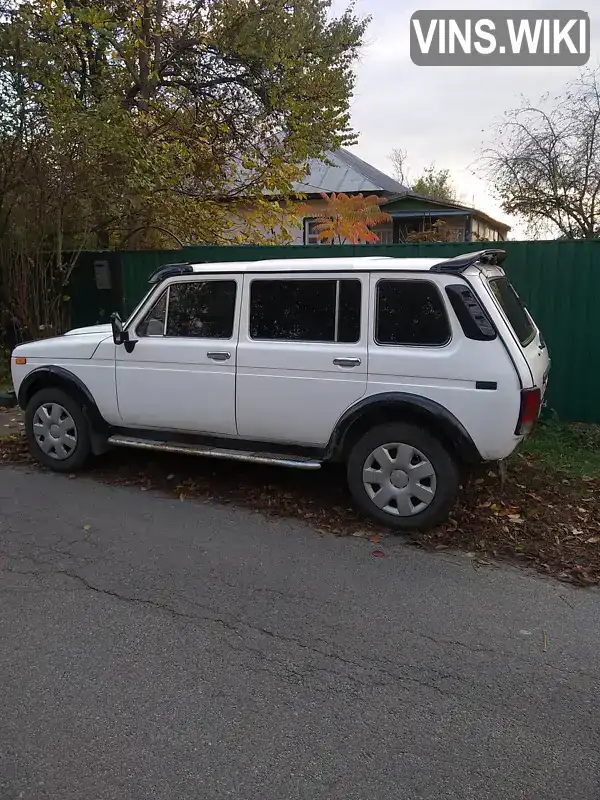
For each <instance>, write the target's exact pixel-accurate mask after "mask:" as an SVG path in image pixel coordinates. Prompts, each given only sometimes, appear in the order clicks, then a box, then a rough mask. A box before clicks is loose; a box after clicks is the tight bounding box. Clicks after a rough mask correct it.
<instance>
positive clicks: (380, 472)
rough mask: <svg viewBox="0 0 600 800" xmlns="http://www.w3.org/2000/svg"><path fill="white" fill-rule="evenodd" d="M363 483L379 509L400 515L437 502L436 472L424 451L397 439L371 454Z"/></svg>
mask: <svg viewBox="0 0 600 800" xmlns="http://www.w3.org/2000/svg"><path fill="white" fill-rule="evenodd" d="M363 485H364V487H365V491H366V493H367V495H368V496H369V497H370V498H371V500H372V501H373V503H375V505H376V506H377V508H380V509H381V510H382V511H385V512H387V513H388V514H393V515H394V516H397V517H410V516H413V515H414V514H419V513H420V512H421V511H424V510H425V509H426V508H427V506H429V505H430V504H431V502H432V501H433V498H434V497H435V491H436V475H435V470H434V468H433V465H432V464H431V462H430V461H429V459H428V458H427V456H425V455H424V454H423V453H422V452H421V451H420V450H417V448H416V447H413V446H412V445H410V444H403V443H401V442H393V443H389V444H382V445H380V446H379V447H377V448H375V450H373V452H372V453H370V455H369V456H368V457H367V459H366V461H365V464H364V467H363Z"/></svg>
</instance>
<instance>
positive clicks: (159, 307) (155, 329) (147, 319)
mask: <svg viewBox="0 0 600 800" xmlns="http://www.w3.org/2000/svg"><path fill="white" fill-rule="evenodd" d="M167 292H168V289H167V290H166V291H164V292H163V293H162V294H161V296H160V297H159V298H158V300H157V301H156V303H154V305H153V306H152V308H151V309H150V310H149V311H147V312H146V314H145V315H144V318H143V319H142V321H141V322H140V323H138V326H137V328H136V329H135V332H136V334H137V335H138V336H164V333H165V319H166V315H167Z"/></svg>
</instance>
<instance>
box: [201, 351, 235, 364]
mask: <svg viewBox="0 0 600 800" xmlns="http://www.w3.org/2000/svg"><path fill="white" fill-rule="evenodd" d="M206 357H207V358H210V359H212V360H213V361H227V360H228V359H230V358H231V353H228V352H227V351H226V350H216V351H213V352H212V353H207V354H206Z"/></svg>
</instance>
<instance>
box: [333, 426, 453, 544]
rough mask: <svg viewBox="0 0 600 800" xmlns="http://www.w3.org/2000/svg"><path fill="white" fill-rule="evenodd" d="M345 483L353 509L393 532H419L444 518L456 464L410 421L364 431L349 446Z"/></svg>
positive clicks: (450, 495)
mask: <svg viewBox="0 0 600 800" xmlns="http://www.w3.org/2000/svg"><path fill="white" fill-rule="evenodd" d="M347 474H348V485H349V487H350V491H351V492H352V495H353V497H354V500H355V502H356V504H357V505H358V507H359V508H360V509H361V511H363V512H364V513H365V514H367V515H368V516H369V517H371V518H372V519H373V520H375V521H376V522H378V523H380V524H382V525H386V526H387V527H389V528H394V529H395V530H401V531H410V530H424V529H427V528H431V527H433V526H434V525H437V524H439V523H440V522H443V521H444V520H445V519H446V517H447V516H448V514H449V512H450V510H451V508H452V506H453V505H454V503H455V502H456V498H457V495H458V490H459V485H460V473H459V469H458V465H457V464H456V462H455V460H454V459H453V458H452V456H451V455H450V453H449V452H448V451H447V450H446V448H445V447H444V445H443V444H442V443H441V442H440V441H439V440H438V439H436V438H435V437H434V436H432V435H431V434H430V433H429V432H428V431H425V430H422V429H421V428H417V427H415V426H414V425H408V424H404V423H392V424H390V425H382V426H380V427H378V428H374V429H372V430H370V431H368V432H367V433H366V434H365V435H364V436H362V438H361V439H359V441H358V442H357V443H356V444H355V445H354V447H353V448H352V451H351V452H350V457H349V459H348V465H347Z"/></svg>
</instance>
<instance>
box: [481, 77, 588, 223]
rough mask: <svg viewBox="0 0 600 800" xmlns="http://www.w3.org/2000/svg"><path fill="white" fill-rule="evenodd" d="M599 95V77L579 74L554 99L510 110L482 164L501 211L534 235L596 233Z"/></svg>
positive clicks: (526, 103)
mask: <svg viewBox="0 0 600 800" xmlns="http://www.w3.org/2000/svg"><path fill="white" fill-rule="evenodd" d="M599 142H600V90H599V85H598V72H597V71H593V72H586V73H583V74H582V75H581V76H580V77H579V78H578V79H577V80H575V81H573V82H572V83H570V84H568V85H567V86H566V88H565V90H564V91H563V93H562V94H561V95H560V96H558V97H550V96H549V95H545V96H544V97H543V98H542V100H541V101H540V103H539V104H538V105H535V106H534V105H532V104H530V103H528V102H524V103H523V105H522V106H521V107H520V108H517V109H513V110H510V111H507V112H506V113H505V115H504V118H503V119H502V121H501V122H500V123H499V124H498V126H497V130H496V144H494V145H493V146H491V147H489V148H487V149H486V150H485V151H484V153H483V156H482V166H483V168H484V169H485V171H486V173H487V175H488V177H489V178H490V179H491V181H492V183H493V185H494V187H495V189H496V192H497V194H498V196H499V197H500V199H501V201H502V208H503V210H504V211H505V212H506V213H507V214H516V215H517V216H520V217H521V218H522V219H524V220H525V221H526V222H527V223H528V225H529V228H530V230H531V232H532V233H533V234H534V235H547V234H548V233H553V234H554V235H557V234H558V235H561V236H562V237H564V238H568V239H591V238H596V237H597V236H598V235H599V229H600V225H599V216H598V215H599V212H600V147H599Z"/></svg>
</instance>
